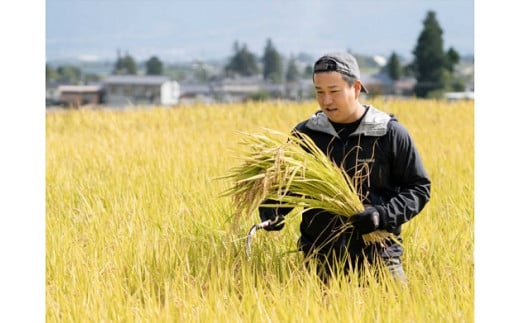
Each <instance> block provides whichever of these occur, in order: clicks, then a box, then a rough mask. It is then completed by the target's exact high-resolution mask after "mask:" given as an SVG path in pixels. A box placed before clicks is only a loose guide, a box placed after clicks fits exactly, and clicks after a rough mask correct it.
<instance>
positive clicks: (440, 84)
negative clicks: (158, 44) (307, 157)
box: [46, 11, 465, 97]
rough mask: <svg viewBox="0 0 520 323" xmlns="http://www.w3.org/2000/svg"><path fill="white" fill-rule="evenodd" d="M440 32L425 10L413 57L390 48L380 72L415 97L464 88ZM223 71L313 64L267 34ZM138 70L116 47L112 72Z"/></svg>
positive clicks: (269, 75) (303, 74)
mask: <svg viewBox="0 0 520 323" xmlns="http://www.w3.org/2000/svg"><path fill="white" fill-rule="evenodd" d="M442 34H443V30H442V28H441V26H440V24H439V22H438V21H437V18H436V14H435V12H434V11H428V12H427V14H426V18H425V19H424V20H423V29H422V30H421V32H420V34H419V36H418V39H417V43H416V45H415V47H414V49H413V57H414V59H413V61H412V62H411V63H409V64H407V65H402V64H401V60H400V59H399V57H398V55H397V53H395V51H393V52H392V53H391V54H390V56H389V57H388V59H387V64H386V65H385V66H383V67H382V68H381V71H380V73H384V74H387V75H388V76H389V78H390V79H391V80H393V81H397V80H399V79H401V78H402V77H405V76H406V77H414V78H415V79H416V81H417V82H416V85H415V88H414V94H415V95H416V96H417V97H432V96H433V97H434V96H438V95H439V94H440V93H442V92H444V91H462V90H464V87H465V86H464V83H463V81H462V80H460V79H458V78H457V77H456V75H455V74H454V69H455V66H456V65H457V64H458V63H459V61H460V55H459V53H458V52H457V51H456V50H455V49H454V48H453V47H450V48H449V49H448V50H447V51H444V46H443V36H442ZM260 65H261V66H260ZM144 66H145V74H146V75H163V74H164V64H163V62H162V61H161V60H160V59H159V58H158V57H157V56H152V57H150V58H149V59H148V60H146V61H145V62H144ZM223 72H224V75H225V76H226V77H234V76H253V75H262V77H263V79H264V80H265V81H268V82H272V83H283V82H295V81H297V80H299V79H301V78H310V77H312V66H310V65H308V66H306V67H305V68H304V69H303V70H299V69H298V66H297V64H296V58H295V57H294V56H293V55H291V56H290V57H289V59H288V61H287V64H286V65H285V66H284V59H283V57H282V55H281V54H280V52H279V51H278V50H277V49H276V47H275V45H274V43H273V42H272V40H271V39H270V38H268V39H267V41H266V45H265V47H264V52H263V55H262V56H261V57H257V56H256V55H255V54H254V53H252V52H251V51H250V50H249V49H248V47H247V45H246V44H245V43H244V44H240V43H239V42H238V41H235V43H234V44H233V54H232V55H231V57H230V58H229V60H228V61H227V63H226V65H225V66H224V68H223ZM137 73H138V66H137V63H136V61H135V59H134V58H133V57H132V56H131V55H130V54H128V53H125V54H124V55H121V53H120V51H119V50H118V52H117V59H116V62H115V64H114V67H113V70H112V74H113V75H136V74H137ZM46 78H47V80H50V79H54V80H58V81H67V80H69V81H70V80H78V79H80V78H81V70H80V69H79V68H77V67H74V66H60V67H58V68H57V69H53V68H52V67H50V66H49V65H48V64H47V65H46ZM84 80H86V81H98V80H96V76H95V75H89V76H85V77H84Z"/></svg>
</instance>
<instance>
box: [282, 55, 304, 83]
mask: <svg viewBox="0 0 520 323" xmlns="http://www.w3.org/2000/svg"><path fill="white" fill-rule="evenodd" d="M299 78H300V72H299V71H298V67H297V66H296V59H295V58H294V56H292V55H291V57H290V58H289V63H288V64H287V73H286V74H285V80H286V81H287V82H294V81H297V80H298V79H299Z"/></svg>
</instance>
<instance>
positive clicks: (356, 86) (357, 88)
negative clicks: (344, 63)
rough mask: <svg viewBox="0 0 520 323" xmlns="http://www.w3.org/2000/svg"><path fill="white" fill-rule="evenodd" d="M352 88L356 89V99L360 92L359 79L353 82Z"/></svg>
mask: <svg viewBox="0 0 520 323" xmlns="http://www.w3.org/2000/svg"><path fill="white" fill-rule="evenodd" d="M354 89H355V90H356V99H358V98H359V95H360V93H361V81H360V80H357V81H356V83H354Z"/></svg>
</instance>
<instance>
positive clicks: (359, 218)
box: [350, 206, 381, 234]
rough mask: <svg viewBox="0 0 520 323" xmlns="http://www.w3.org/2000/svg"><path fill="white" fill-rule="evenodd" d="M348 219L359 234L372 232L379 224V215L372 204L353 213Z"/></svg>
mask: <svg viewBox="0 0 520 323" xmlns="http://www.w3.org/2000/svg"><path fill="white" fill-rule="evenodd" d="M350 219H351V222H352V225H354V228H355V229H356V230H357V231H359V233H361V234H367V233H370V232H373V231H375V230H377V229H378V228H379V227H380V224H381V215H380V214H379V212H378V211H377V209H376V208H375V207H372V206H368V207H367V208H366V209H365V210H364V211H362V212H359V213H357V214H354V215H353V216H352V217H351V218H350Z"/></svg>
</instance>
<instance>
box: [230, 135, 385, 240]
mask: <svg viewBox="0 0 520 323" xmlns="http://www.w3.org/2000/svg"><path fill="white" fill-rule="evenodd" d="M265 130H266V133H265V134H248V133H242V134H241V135H242V138H243V139H242V142H241V144H242V145H244V146H245V147H247V150H246V151H245V153H244V157H243V162H242V164H241V165H240V166H238V167H234V168H232V169H231V170H230V172H229V174H228V175H227V176H224V177H222V178H230V179H232V180H233V183H234V184H233V186H232V187H231V188H229V189H228V190H226V191H225V192H224V194H223V195H225V196H226V195H230V196H231V197H232V200H233V202H234V204H235V207H236V213H235V216H236V217H238V216H240V215H241V214H243V213H244V212H245V214H246V215H247V216H251V214H252V213H253V212H254V211H255V210H256V209H257V208H258V207H259V206H267V207H269V206H270V207H274V206H283V207H303V208H307V209H313V208H314V209H323V210H326V211H328V212H330V213H334V214H339V215H342V216H346V217H350V216H352V215H354V214H356V213H358V212H361V211H363V209H364V207H363V204H362V203H361V201H360V199H359V196H358V194H357V193H356V192H357V190H356V187H355V186H354V184H353V182H352V180H351V178H350V177H349V176H348V175H347V174H346V172H345V171H344V170H343V169H342V168H340V167H338V166H337V165H336V164H334V163H333V162H332V161H331V160H330V159H329V158H328V157H327V156H326V155H325V154H324V153H323V152H322V151H321V150H320V149H319V148H318V147H317V146H316V145H315V144H314V142H313V141H312V140H311V139H310V138H309V137H308V136H307V135H305V134H303V133H298V134H297V135H291V136H289V138H288V137H287V135H285V134H282V133H280V132H277V131H274V130H271V129H265ZM266 199H270V200H274V201H277V202H279V203H280V204H276V205H274V204H262V202H263V201H265V200H266ZM389 236H391V234H390V233H389V232H387V231H382V230H378V231H375V232H372V233H369V234H365V235H363V240H364V241H365V242H366V243H373V242H380V241H382V240H384V239H386V238H388V237H389Z"/></svg>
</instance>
